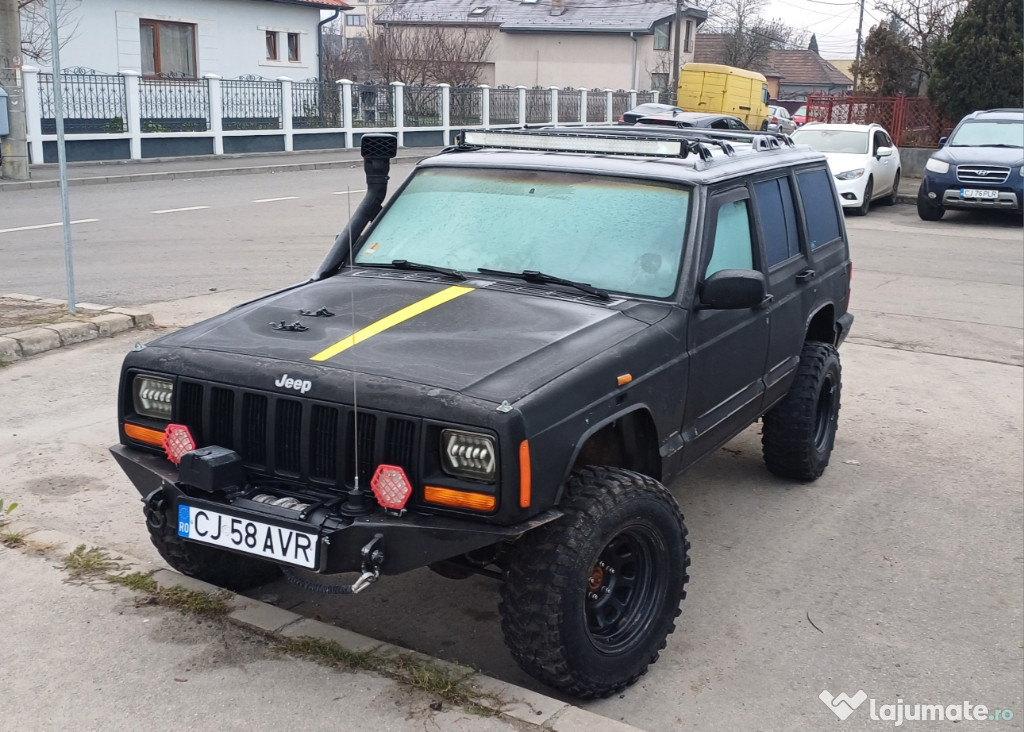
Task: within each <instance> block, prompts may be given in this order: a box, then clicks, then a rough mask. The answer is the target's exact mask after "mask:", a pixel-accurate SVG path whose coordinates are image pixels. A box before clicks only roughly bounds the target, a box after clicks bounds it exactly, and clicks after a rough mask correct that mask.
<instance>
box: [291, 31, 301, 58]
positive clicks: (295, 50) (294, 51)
mask: <svg viewBox="0 0 1024 732" xmlns="http://www.w3.org/2000/svg"><path fill="white" fill-rule="evenodd" d="M288 60H289V61H298V60H299V34H298V33H289V34H288Z"/></svg>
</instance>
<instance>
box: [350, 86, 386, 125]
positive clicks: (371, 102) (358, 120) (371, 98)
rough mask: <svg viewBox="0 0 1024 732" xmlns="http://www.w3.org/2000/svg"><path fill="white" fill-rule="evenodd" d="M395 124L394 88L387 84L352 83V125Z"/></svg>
mask: <svg viewBox="0 0 1024 732" xmlns="http://www.w3.org/2000/svg"><path fill="white" fill-rule="evenodd" d="M394 124H395V94H394V88H393V87H391V86H388V85H387V84H373V83H369V84H353V85H352V125H353V126H354V127H392V126H394Z"/></svg>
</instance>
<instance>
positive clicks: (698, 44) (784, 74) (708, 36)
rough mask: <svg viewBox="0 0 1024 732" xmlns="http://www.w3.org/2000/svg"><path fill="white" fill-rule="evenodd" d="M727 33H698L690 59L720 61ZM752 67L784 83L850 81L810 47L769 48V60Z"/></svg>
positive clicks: (702, 61)
mask: <svg viewBox="0 0 1024 732" xmlns="http://www.w3.org/2000/svg"><path fill="white" fill-rule="evenodd" d="M725 42H726V35H725V34H723V33H698V34H697V38H696V41H695V42H694V48H693V60H694V61H697V62H698V63H705V64H720V63H724V59H725ZM752 71H757V72H760V73H762V74H764V75H765V76H778V77H780V78H781V79H782V82H783V83H785V84H808V85H816V86H843V85H847V86H848V85H850V84H852V83H853V80H852V79H850V78H849V77H848V76H846V74H844V73H843V72H842V71H840V70H839V69H837V68H836V67H835V66H833V65H832V64H831V63H829V62H828V61H826V60H825V59H823V58H822V57H821V56H819V55H818V54H816V53H815V52H814V51H810V50H806V49H804V50H795V51H778V50H775V49H773V50H771V51H769V52H768V63H766V64H762V65H761V66H759V67H758V68H756V69H752Z"/></svg>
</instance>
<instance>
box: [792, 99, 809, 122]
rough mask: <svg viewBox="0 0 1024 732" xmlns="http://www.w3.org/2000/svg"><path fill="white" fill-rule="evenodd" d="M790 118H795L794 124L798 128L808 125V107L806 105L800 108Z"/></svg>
mask: <svg viewBox="0 0 1024 732" xmlns="http://www.w3.org/2000/svg"><path fill="white" fill-rule="evenodd" d="M790 116H791V117H792V118H793V124H795V125H796V126H797V127H799V126H800V125H803V124H807V105H806V104H805V105H803V106H802V107H800V108H798V109H797V110H796V111H795V112H793V114H792V115H790Z"/></svg>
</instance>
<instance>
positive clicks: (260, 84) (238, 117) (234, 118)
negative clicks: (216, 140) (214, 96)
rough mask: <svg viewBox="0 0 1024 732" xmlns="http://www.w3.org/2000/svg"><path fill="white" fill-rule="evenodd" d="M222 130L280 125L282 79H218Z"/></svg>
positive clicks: (262, 128) (275, 128) (272, 128)
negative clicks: (219, 80)
mask: <svg viewBox="0 0 1024 732" xmlns="http://www.w3.org/2000/svg"><path fill="white" fill-rule="evenodd" d="M220 88H221V100H222V101H221V104H222V106H223V113H222V115H221V124H222V125H223V127H224V129H225V130H278V129H281V82H280V81H274V80H272V79H264V78H263V77H261V76H253V75H247V76H240V77H238V78H237V79H225V80H224V81H222V82H221V83H220Z"/></svg>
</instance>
